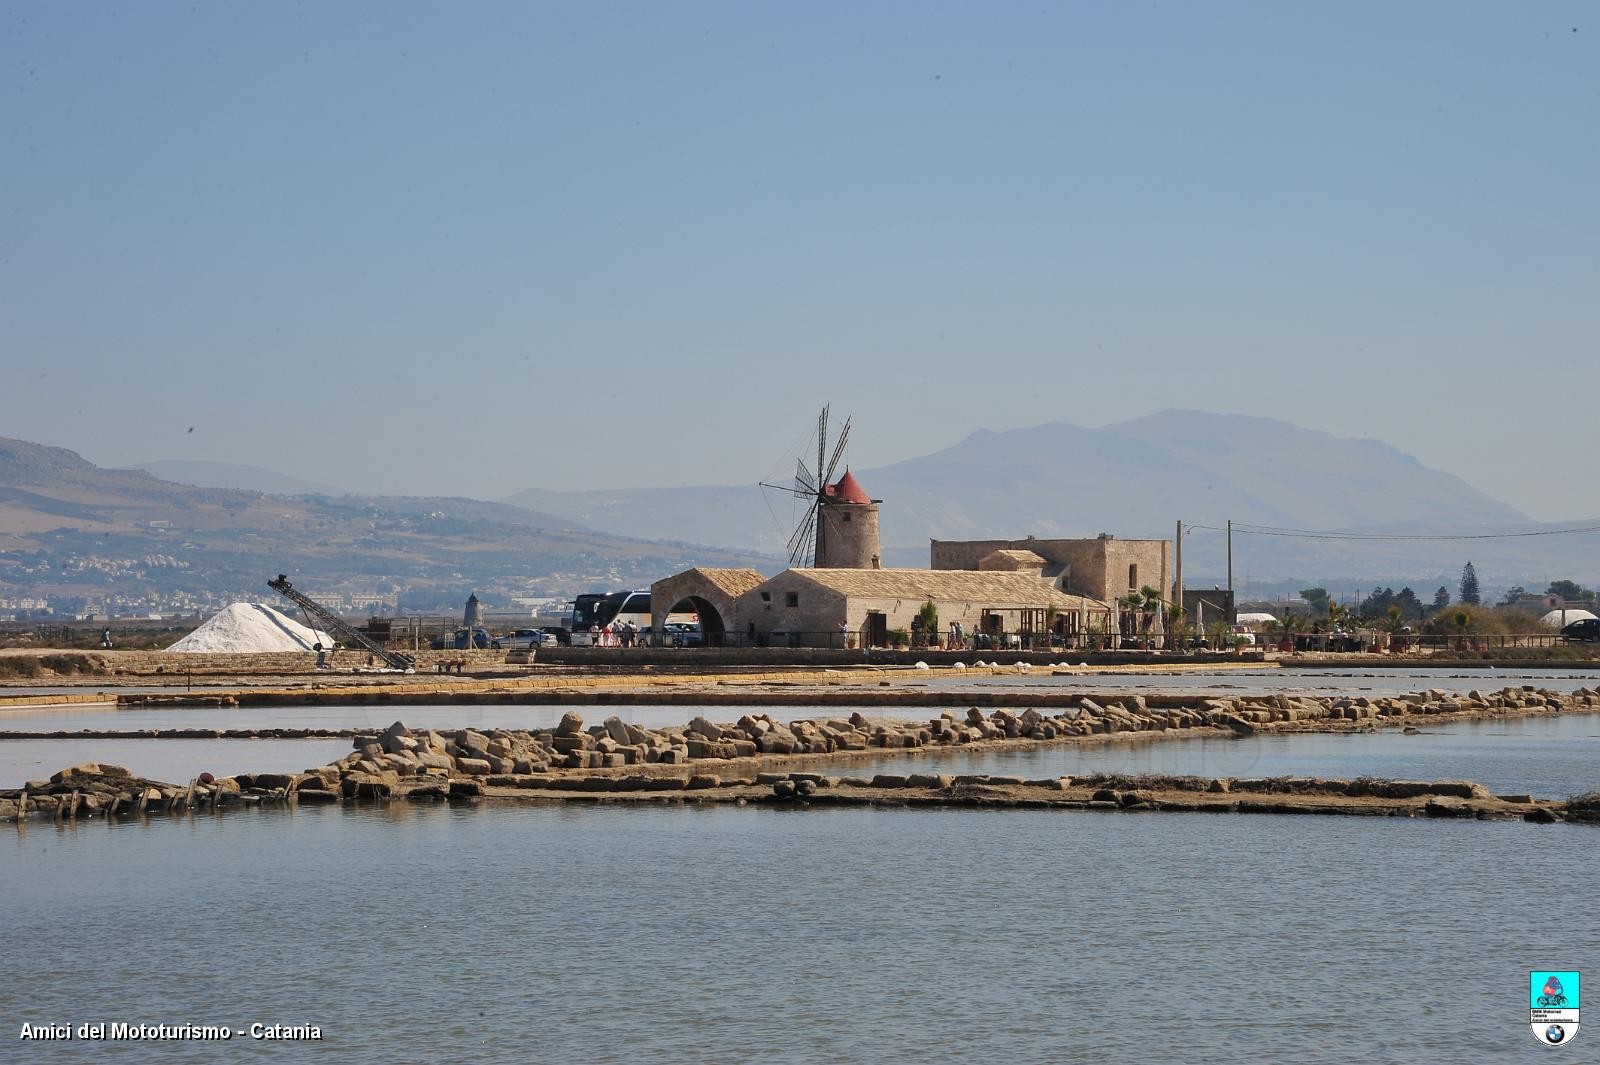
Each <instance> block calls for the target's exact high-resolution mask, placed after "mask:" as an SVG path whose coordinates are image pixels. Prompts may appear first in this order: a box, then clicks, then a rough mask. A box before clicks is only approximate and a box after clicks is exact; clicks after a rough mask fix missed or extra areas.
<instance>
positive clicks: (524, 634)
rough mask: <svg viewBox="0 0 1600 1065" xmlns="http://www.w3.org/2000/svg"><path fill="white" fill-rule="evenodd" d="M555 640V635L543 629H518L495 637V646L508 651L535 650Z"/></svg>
mask: <svg viewBox="0 0 1600 1065" xmlns="http://www.w3.org/2000/svg"><path fill="white" fill-rule="evenodd" d="M555 642H556V638H555V636H554V635H552V634H551V633H548V632H545V631H544V630H543V629H517V630H516V631H515V632H508V633H506V634H505V635H504V636H497V637H495V640H494V643H493V646H494V647H495V648H497V649H498V648H504V649H505V650H507V651H534V650H538V649H539V648H540V647H545V646H549V645H551V644H554V643H555Z"/></svg>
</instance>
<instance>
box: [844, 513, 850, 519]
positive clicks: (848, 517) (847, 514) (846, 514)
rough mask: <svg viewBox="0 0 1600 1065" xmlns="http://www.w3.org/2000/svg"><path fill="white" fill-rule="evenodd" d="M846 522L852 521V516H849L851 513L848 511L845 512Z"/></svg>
mask: <svg viewBox="0 0 1600 1065" xmlns="http://www.w3.org/2000/svg"><path fill="white" fill-rule="evenodd" d="M844 520H845V521H849V520H850V514H849V512H848V511H846V512H845V515H844Z"/></svg>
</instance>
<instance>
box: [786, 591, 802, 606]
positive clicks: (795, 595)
mask: <svg viewBox="0 0 1600 1065" xmlns="http://www.w3.org/2000/svg"><path fill="white" fill-rule="evenodd" d="M783 605H784V606H799V605H800V593H799V592H790V593H789V594H788V595H786V596H784V597H783Z"/></svg>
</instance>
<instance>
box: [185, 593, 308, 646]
mask: <svg viewBox="0 0 1600 1065" xmlns="http://www.w3.org/2000/svg"><path fill="white" fill-rule="evenodd" d="M318 643H321V644H322V646H324V647H332V646H333V640H332V638H331V637H329V636H328V634H327V633H318V632H316V631H314V630H312V629H309V628H307V627H306V626H304V625H302V624H300V623H299V622H298V621H295V620H294V619H293V618H291V617H289V616H288V615H287V614H283V613H280V612H279V611H276V610H274V609H272V608H271V607H270V606H267V605H265V604H263V603H234V604H233V605H232V606H229V607H227V608H226V609H224V610H220V611H218V612H217V613H215V614H213V615H212V616H211V617H210V618H208V619H206V623H205V624H204V625H201V626H200V627H199V628H198V629H195V630H194V631H193V632H191V633H190V634H189V635H187V636H185V637H184V638H183V639H181V640H179V641H178V642H177V643H175V644H173V645H172V646H171V647H169V648H167V650H169V651H189V652H195V653H212V654H216V653H223V654H259V653H263V652H267V651H310V650H312V649H313V648H314V647H315V646H316V644H318Z"/></svg>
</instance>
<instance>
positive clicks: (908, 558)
mask: <svg viewBox="0 0 1600 1065" xmlns="http://www.w3.org/2000/svg"><path fill="white" fill-rule="evenodd" d="M854 472H855V475H856V477H857V479H858V480H860V481H861V483H862V485H863V486H864V487H865V488H866V490H867V491H868V492H870V493H872V495H873V496H874V497H875V498H881V499H883V501H884V502H883V509H882V512H881V523H882V528H883V542H884V548H885V551H884V555H885V560H886V563H887V564H890V565H927V558H928V547H927V543H928V540H929V539H930V538H935V539H941V540H945V539H968V538H972V539H978V538H989V537H1022V536H1027V535H1034V536H1039V537H1075V536H1094V535H1096V534H1098V533H1101V532H1108V533H1111V534H1113V535H1116V536H1123V537H1130V538H1144V537H1150V538H1165V539H1171V538H1172V536H1173V535H1174V532H1175V524H1176V522H1177V520H1178V519H1183V520H1184V521H1185V522H1186V523H1189V524H1190V525H1198V526H1210V527H1213V528H1216V529H1220V528H1222V527H1223V526H1224V525H1225V524H1226V522H1227V521H1228V520H1229V519H1230V518H1231V519H1232V520H1233V521H1235V522H1237V523H1250V524H1254V525H1258V526H1271V527H1274V528H1279V529H1301V530H1311V531H1327V530H1340V531H1347V532H1355V533H1380V532H1383V533H1392V534H1396V535H1416V534H1437V533H1441V532H1448V533H1458V534H1459V533H1474V534H1491V533H1492V534H1500V533H1507V532H1536V531H1547V530H1550V529H1553V528H1565V527H1569V526H1571V525H1579V524H1600V520H1597V521H1596V522H1584V523H1578V522H1574V523H1567V524H1566V525H1562V526H1548V525H1539V524H1538V523H1535V522H1533V521H1532V519H1530V518H1529V517H1528V516H1527V515H1526V514H1523V513H1522V512H1520V511H1518V510H1517V509H1516V508H1514V507H1511V506H1509V505H1507V504H1505V503H1502V502H1500V501H1499V500H1496V499H1494V498H1492V497H1490V496H1488V495H1486V494H1485V493H1483V492H1481V491H1479V490H1478V489H1476V488H1473V487H1472V486H1471V485H1469V484H1467V483H1466V482H1465V481H1463V480H1462V479H1461V478H1459V477H1456V476H1454V475H1453V474H1449V473H1445V472H1443V471H1440V470H1434V469H1429V468H1428V467H1426V466H1423V465H1422V464H1421V463H1420V462H1418V461H1417V460H1416V459H1415V458H1413V457H1412V456H1410V455H1407V454H1405V453H1404V452H1402V451H1398V450H1396V449H1395V448H1393V447H1390V446H1389V445H1387V444H1384V443H1381V442H1379V441H1376V440H1370V439H1348V438H1343V437H1336V436H1333V435H1331V434H1329V433H1324V432H1318V431H1316V430H1311V429H1302V428H1300V427H1299V426H1296V425H1293V424H1291V423H1289V422H1285V421H1280V420H1277V419H1272V418H1256V417H1246V416H1242V415H1218V414H1206V413H1203V412H1199V411H1165V412H1163V413H1160V414H1153V415H1150V416H1148V417H1144V418H1137V419H1134V420H1132V421H1126V422H1120V423H1117V424H1115V425H1109V426H1105V427H1103V428H1099V429H1085V428H1082V427H1080V426H1076V425H1071V424H1068V423H1066V422H1052V423H1049V424H1046V425H1039V426H1034V427H1032V428H1027V429H1015V430H1011V431H1008V432H991V431H989V430H986V429H985V430H979V431H977V432H975V433H973V434H971V435H970V436H968V437H967V438H966V439H965V440H963V441H961V442H960V443H959V444H956V445H955V446H953V447H949V448H945V449H943V450H940V451H936V452H933V453H931V454H928V455H923V456H920V457H917V458H912V459H907V460H905V461H903V462H898V463H895V464H893V465H890V466H880V467H864V468H857V469H855V471H854ZM507 502H512V503H516V504H518V505H520V506H527V507H532V508H536V509H538V510H541V511H545V512H547V513H551V514H557V515H561V516H564V517H568V518H571V519H572V520H575V521H582V522H584V523H585V524H588V525H591V526H593V527H595V528H598V529H606V530H609V531H612V532H622V531H627V532H629V533H630V534H632V535H651V536H669V537H672V538H675V539H683V540H690V541H694V542H698V543H713V544H724V545H731V544H739V545H743V546H746V547H749V548H754V549H757V550H761V551H769V552H782V551H783V549H784V547H783V545H784V542H785V540H786V539H787V537H788V534H789V531H790V529H791V528H792V527H793V524H794V522H795V521H797V520H798V517H799V510H798V509H796V508H795V507H794V506H792V504H791V502H790V500H789V498H788V497H787V496H785V495H783V494H782V493H775V492H772V491H770V490H768V491H765V492H763V491H762V490H759V489H757V488H756V487H755V486H753V485H752V486H749V487H741V488H730V487H705V488H673V489H645V490H636V491H589V492H554V491H547V490H541V489H529V490H528V491H525V492H522V493H519V494H517V495H515V496H512V497H511V498H510V499H508V500H507ZM1223 541H1224V537H1222V536H1221V535H1220V534H1216V533H1213V532H1211V531H1210V530H1208V529H1204V528H1202V529H1200V530H1198V531H1197V532H1196V533H1195V534H1194V535H1193V536H1191V537H1186V544H1185V571H1186V573H1185V576H1186V580H1187V579H1188V578H1189V577H1190V576H1195V577H1200V576H1202V575H1203V576H1204V577H1205V578H1206V579H1208V580H1209V579H1211V578H1213V577H1214V578H1222V577H1223V576H1225V574H1226V570H1227V562H1226V556H1225V552H1224V547H1223ZM1596 543H1597V540H1596V537H1595V536H1594V535H1584V536H1549V537H1530V538H1521V539H1517V540H1475V541H1443V542H1440V541H1417V540H1396V541H1377V542H1359V543H1357V542H1349V541H1340V540H1312V539H1305V538H1290V537H1284V536H1267V535H1264V534H1261V533H1247V532H1244V531H1243V530H1241V531H1240V532H1239V533H1238V534H1237V535H1236V536H1235V538H1234V569H1235V574H1236V576H1237V577H1238V578H1242V577H1243V576H1244V574H1245V573H1246V572H1248V573H1249V574H1250V576H1251V577H1252V579H1260V580H1283V579H1289V578H1294V577H1301V578H1305V579H1307V580H1312V579H1318V578H1334V577H1351V578H1365V579H1399V580H1405V579H1408V577H1410V576H1412V575H1427V574H1435V575H1436V574H1438V573H1440V572H1447V573H1448V572H1459V570H1460V567H1461V564H1462V563H1463V562H1465V561H1467V560H1469V559H1476V560H1478V561H1477V569H1478V572H1479V574H1480V575H1485V576H1487V575H1492V576H1494V577H1503V578H1504V581H1503V583H1504V584H1511V583H1517V582H1519V581H1522V580H1533V579H1536V578H1539V577H1540V576H1541V575H1544V574H1550V575H1552V576H1560V575H1564V574H1567V573H1572V574H1574V579H1579V578H1578V577H1577V576H1576V574H1579V573H1587V574H1591V575H1593V574H1595V573H1597V572H1600V565H1596V563H1595V559H1596V554H1597V552H1596V550H1595V547H1596Z"/></svg>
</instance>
